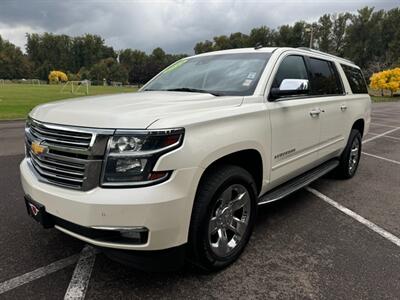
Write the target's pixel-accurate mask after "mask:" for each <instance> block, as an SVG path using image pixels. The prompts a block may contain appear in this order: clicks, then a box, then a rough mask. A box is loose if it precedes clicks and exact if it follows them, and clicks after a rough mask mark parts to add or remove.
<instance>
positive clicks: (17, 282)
mask: <svg viewBox="0 0 400 300" xmlns="http://www.w3.org/2000/svg"><path fill="white" fill-rule="evenodd" d="M78 258H79V255H78V254H76V255H72V256H70V257H67V258H63V259H60V260H58V261H56V262H54V263H51V264H50V265H48V266H45V267H41V268H38V269H36V270H34V271H31V272H28V273H26V274H23V275H21V276H18V277H14V278H12V279H10V280H7V281H4V282H2V283H0V294H3V293H5V292H7V291H10V290H12V289H15V288H17V287H19V286H21V285H24V284H26V283H29V282H31V281H33V280H36V279H39V278H41V277H44V276H46V275H49V274H51V273H54V272H57V271H59V270H61V269H64V268H66V267H68V266H70V265H73V264H74V263H76V261H77V260H78Z"/></svg>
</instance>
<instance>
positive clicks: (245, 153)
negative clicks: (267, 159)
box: [199, 148, 264, 193]
mask: <svg viewBox="0 0 400 300" xmlns="http://www.w3.org/2000/svg"><path fill="white" fill-rule="evenodd" d="M224 164H230V165H236V166H239V167H242V168H243V169H245V170H246V171H248V172H249V173H250V174H251V175H252V176H253V178H254V181H255V184H256V189H257V193H260V191H261V189H262V182H263V176H264V164H263V158H262V155H261V153H260V151H259V150H257V149H254V148H248V149H242V150H237V151H234V152H231V153H226V154H224V155H222V156H220V157H218V158H215V159H214V160H212V161H210V162H209V163H208V165H207V167H206V168H205V169H204V171H203V173H202V175H201V177H200V181H199V186H200V183H201V182H202V180H203V179H204V178H205V177H206V176H207V174H209V173H210V172H211V171H212V170H213V169H215V168H218V166H221V165H224Z"/></svg>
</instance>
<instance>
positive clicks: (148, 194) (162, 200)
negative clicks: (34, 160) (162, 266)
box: [20, 159, 202, 250]
mask: <svg viewBox="0 0 400 300" xmlns="http://www.w3.org/2000/svg"><path fill="white" fill-rule="evenodd" d="M20 171H21V182H22V187H23V189H24V192H25V194H26V195H28V196H29V197H30V198H32V199H33V200H34V201H36V202H38V203H40V204H41V205H44V206H45V208H46V212H47V213H49V214H51V215H53V216H55V217H57V218H60V219H63V220H66V221H68V222H70V223H73V224H76V225H79V226H83V227H87V228H94V227H115V228H118V227H123V228H127V227H128V228H129V227H143V228H147V229H148V237H147V242H146V243H144V244H127V243H118V242H109V241H100V240H97V239H93V238H90V237H88V236H84V235H82V234H80V233H77V232H74V231H73V230H70V229H67V228H64V227H62V226H60V225H56V226H55V227H56V228H57V229H59V230H61V231H63V232H64V233H66V234H69V235H71V236H73V237H75V238H78V239H80V240H83V241H85V242H87V243H90V244H93V245H95V246H99V247H104V248H114V249H125V250H162V249H168V248H172V247H176V246H180V245H183V244H185V243H186V242H187V237H188V232H189V224H190V217H191V211H192V205H193V200H194V195H195V192H196V187H197V184H198V181H199V178H200V176H201V173H202V170H201V169H200V168H187V169H180V170H177V171H175V172H174V173H173V174H172V176H171V178H170V179H169V180H168V181H166V182H163V183H161V184H158V185H154V186H149V187H142V188H118V189H117V188H107V189H105V188H100V187H97V188H94V189H92V190H90V191H76V190H71V189H65V188H61V187H57V186H54V185H51V184H47V183H43V182H40V181H39V180H38V179H37V176H36V174H35V171H34V170H32V169H31V167H30V165H29V164H28V161H27V159H24V160H23V161H22V162H21V165H20Z"/></svg>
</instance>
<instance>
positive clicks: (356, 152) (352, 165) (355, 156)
mask: <svg viewBox="0 0 400 300" xmlns="http://www.w3.org/2000/svg"><path fill="white" fill-rule="evenodd" d="M359 158H360V141H359V139H357V138H355V139H354V141H353V144H352V145H351V150H350V156H349V173H350V174H353V172H354V171H355V170H356V169H357V165H358V160H359Z"/></svg>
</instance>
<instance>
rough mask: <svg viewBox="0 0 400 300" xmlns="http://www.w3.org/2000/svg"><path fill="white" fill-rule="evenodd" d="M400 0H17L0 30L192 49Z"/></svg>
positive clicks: (1, 16)
mask: <svg viewBox="0 0 400 300" xmlns="http://www.w3.org/2000/svg"><path fill="white" fill-rule="evenodd" d="M366 5H369V6H375V7H376V8H377V9H381V8H385V9H388V8H392V7H396V6H398V0H380V1H379V0H365V1H363V0H352V1H347V0H336V1H332V0H319V1H317V0H303V1H300V0H297V1H296V0H287V1H285V0H281V1H276V0H275V1H268V0H265V1H260V0H258V1H255V0H253V1H238V0H217V1H185V0H176V1H162V0H159V1H144V0H141V1H138V0H136V1H134V0H115V1H104V0H86V1H78V0H64V1H62V2H61V1H46V0H37V1H34V0H14V1H5V2H2V3H1V4H0V20H1V22H2V23H0V34H1V35H2V36H3V37H4V38H6V39H8V40H10V41H11V42H13V43H15V44H17V45H18V46H20V47H23V46H24V44H25V33H26V32H43V31H49V32H54V33H64V34H69V35H80V34H84V33H95V34H99V35H101V36H102V37H103V38H105V40H106V42H107V43H108V44H110V45H112V46H113V47H115V48H116V49H121V48H135V49H141V50H145V51H151V50H152V49H154V48H155V47H158V46H160V47H162V48H163V49H164V50H166V51H167V52H174V53H179V52H180V53H182V52H185V53H191V52H192V51H193V47H194V45H195V43H196V42H198V41H202V40H205V39H212V38H213V37H214V36H215V35H221V34H229V33H231V32H237V31H241V32H244V33H247V32H249V30H250V29H251V28H253V27H256V26H261V25H267V26H269V27H272V28H276V27H278V26H279V25H283V24H288V23H293V22H295V21H297V20H307V21H313V20H317V19H318V17H319V16H321V15H322V14H324V13H334V12H343V11H355V10H356V9H358V8H361V7H363V6H366Z"/></svg>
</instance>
